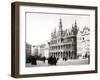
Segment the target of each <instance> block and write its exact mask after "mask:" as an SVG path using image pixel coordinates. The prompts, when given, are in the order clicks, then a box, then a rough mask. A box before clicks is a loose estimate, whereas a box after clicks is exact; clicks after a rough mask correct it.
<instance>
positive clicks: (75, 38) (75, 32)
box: [74, 20, 77, 59]
mask: <svg viewBox="0 0 100 80" xmlns="http://www.w3.org/2000/svg"><path fill="white" fill-rule="evenodd" d="M74 36H75V37H74V50H75V52H74V53H75V56H74V58H75V59H76V58H77V22H76V20H75V24H74Z"/></svg>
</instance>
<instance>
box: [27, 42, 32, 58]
mask: <svg viewBox="0 0 100 80" xmlns="http://www.w3.org/2000/svg"><path fill="white" fill-rule="evenodd" d="M31 53H32V47H31V45H30V44H28V43H26V57H29V56H30V55H31Z"/></svg>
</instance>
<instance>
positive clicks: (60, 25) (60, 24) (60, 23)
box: [59, 18, 63, 31]
mask: <svg viewBox="0 0 100 80" xmlns="http://www.w3.org/2000/svg"><path fill="white" fill-rule="evenodd" d="M62 27H63V26H62V19H61V18H60V21H59V31H62Z"/></svg>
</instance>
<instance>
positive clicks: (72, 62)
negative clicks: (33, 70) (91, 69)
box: [26, 58, 89, 67]
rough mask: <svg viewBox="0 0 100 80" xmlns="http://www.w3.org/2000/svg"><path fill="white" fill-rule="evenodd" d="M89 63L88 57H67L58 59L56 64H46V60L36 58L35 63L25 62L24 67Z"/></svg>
mask: <svg viewBox="0 0 100 80" xmlns="http://www.w3.org/2000/svg"><path fill="white" fill-rule="evenodd" d="M87 64H89V61H88V58H86V59H68V60H67V61H63V60H58V61H57V64H56V65H50V64H48V61H47V60H46V61H45V63H44V62H43V61H39V60H37V65H32V64H31V63H27V64H26V67H40V66H69V65H87Z"/></svg>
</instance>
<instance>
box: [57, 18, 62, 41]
mask: <svg viewBox="0 0 100 80" xmlns="http://www.w3.org/2000/svg"><path fill="white" fill-rule="evenodd" d="M58 36H59V42H62V40H63V38H62V37H63V25H62V19H61V18H60V21H59V30H58Z"/></svg>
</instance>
